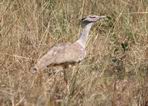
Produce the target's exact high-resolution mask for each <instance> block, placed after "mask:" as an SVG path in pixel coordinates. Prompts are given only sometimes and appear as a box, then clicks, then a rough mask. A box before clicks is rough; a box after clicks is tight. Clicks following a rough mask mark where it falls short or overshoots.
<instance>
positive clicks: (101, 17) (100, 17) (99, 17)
mask: <svg viewBox="0 0 148 106" xmlns="http://www.w3.org/2000/svg"><path fill="white" fill-rule="evenodd" d="M104 18H106V16H98V20H100V19H104Z"/></svg>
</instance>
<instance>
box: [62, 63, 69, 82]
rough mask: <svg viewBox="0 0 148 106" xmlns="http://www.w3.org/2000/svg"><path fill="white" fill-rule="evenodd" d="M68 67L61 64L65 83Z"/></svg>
mask: <svg viewBox="0 0 148 106" xmlns="http://www.w3.org/2000/svg"><path fill="white" fill-rule="evenodd" d="M68 67H69V66H68V65H64V66H63V76H64V81H65V83H66V85H67V84H68V78H67V73H66V69H67V68H68Z"/></svg>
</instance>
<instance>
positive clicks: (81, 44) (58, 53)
mask: <svg viewBox="0 0 148 106" xmlns="http://www.w3.org/2000/svg"><path fill="white" fill-rule="evenodd" d="M105 17H106V16H97V15H90V16H87V17H86V18H83V19H82V32H81V33H80V38H79V39H78V40H76V41H75V42H74V43H62V44H58V45H55V46H53V47H52V48H51V49H50V50H49V51H48V52H47V54H45V55H44V56H43V57H41V58H40V59H39V60H38V61H37V63H36V64H35V66H34V67H33V71H34V72H36V71H38V70H44V69H45V68H46V67H47V66H52V65H60V64H71V63H77V62H80V61H81V60H83V59H84V58H85V56H86V50H85V47H86V43H87V41H88V38H89V32H90V29H91V27H92V25H93V24H94V23H95V22H96V21H98V20H101V19H103V18H105Z"/></svg>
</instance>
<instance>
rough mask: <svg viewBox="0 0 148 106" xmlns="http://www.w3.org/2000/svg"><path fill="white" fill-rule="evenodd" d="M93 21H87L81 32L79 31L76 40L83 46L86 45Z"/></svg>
mask: <svg viewBox="0 0 148 106" xmlns="http://www.w3.org/2000/svg"><path fill="white" fill-rule="evenodd" d="M92 25H93V23H89V24H87V25H86V26H84V28H83V30H82V32H81V33H80V38H79V39H78V40H77V41H76V42H77V43H79V44H80V45H81V46H82V47H83V48H85V47H86V43H87V41H88V37H89V32H90V29H91V27H92Z"/></svg>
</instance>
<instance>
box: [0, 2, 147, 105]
mask: <svg viewBox="0 0 148 106" xmlns="http://www.w3.org/2000/svg"><path fill="white" fill-rule="evenodd" d="M90 14H95V15H107V16H108V20H104V21H101V22H98V23H96V25H95V26H94V27H93V28H92V30H91V33H90V35H91V38H90V40H89V43H88V46H87V57H86V58H85V60H83V61H82V62H81V63H80V64H77V65H76V66H75V67H71V68H69V69H67V70H66V71H65V72H66V75H67V76H66V77H67V79H68V84H67V85H66V86H65V83H64V81H63V77H62V76H60V75H56V74H51V73H49V71H50V70H51V69H47V70H45V71H42V72H40V73H37V74H32V73H31V72H30V69H31V67H32V66H33V65H34V63H35V62H36V61H37V59H38V58H40V57H41V56H42V55H43V54H44V53H46V52H47V51H48V49H49V48H50V47H51V46H53V45H54V44H57V43H59V42H68V41H70V42H74V41H75V40H76V39H78V37H79V32H80V30H81V26H80V19H81V18H82V17H85V16H87V15H90ZM49 74H50V75H49ZM147 82H148V0H0V106H56V105H60V106H65V105H67V106H148V83H147ZM67 87H68V89H67Z"/></svg>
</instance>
